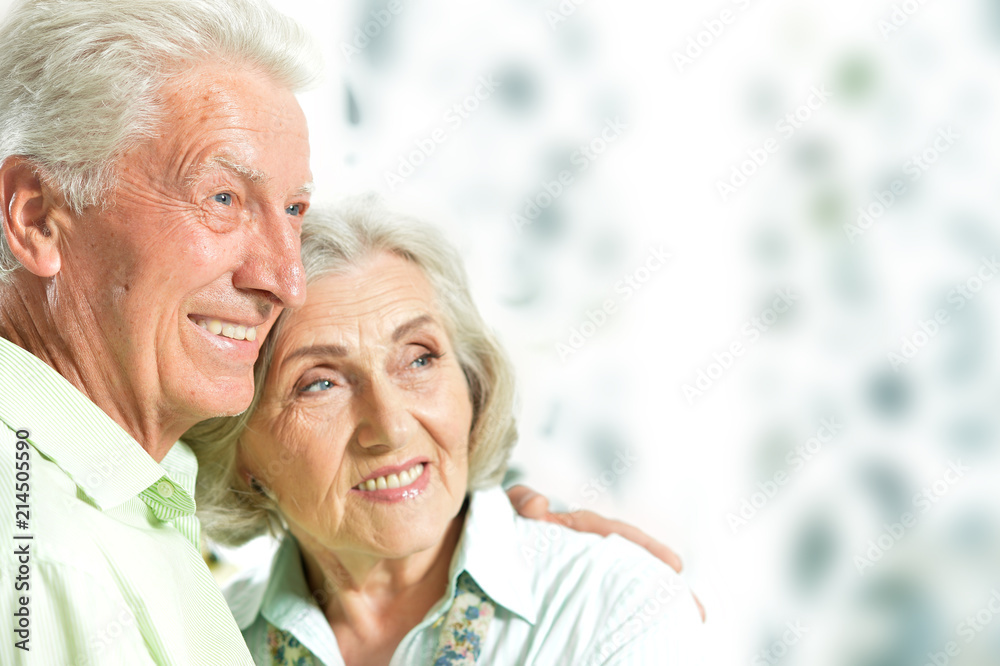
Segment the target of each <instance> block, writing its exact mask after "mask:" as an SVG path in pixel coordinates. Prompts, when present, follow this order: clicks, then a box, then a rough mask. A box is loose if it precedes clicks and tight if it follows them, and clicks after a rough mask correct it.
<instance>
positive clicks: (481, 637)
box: [267, 571, 494, 666]
mask: <svg viewBox="0 0 1000 666" xmlns="http://www.w3.org/2000/svg"><path fill="white" fill-rule="evenodd" d="M493 614H494V608H493V602H492V601H490V598H489V597H487V596H486V594H485V593H484V592H483V591H482V590H481V589H480V588H479V586H478V585H476V582H475V581H474V580H472V576H470V575H469V574H468V573H466V572H464V571H463V572H462V574H461V575H460V576H459V577H458V583H457V585H456V587H455V600H454V602H452V605H451V609H449V611H448V614H447V615H444V616H442V617H441V619H439V620H438V621H437V622H435V623H434V626H435V628H438V629H439V631H440V638H439V639H438V647H437V650H436V651H435V654H434V661H432V662H431V663H432V664H433V665H434V666H472V665H473V664H475V663H476V660H477V659H479V653H480V652H482V649H483V642H484V641H485V640H486V632H487V631H488V630H489V628H490V621H491V620H492V619H493ZM267 648H268V653H269V654H270V655H271V664H272V665H273V666H319V664H320V661H319V660H318V659H316V657H314V656H313V654H312V652H310V651H309V649H308V648H307V647H306V646H304V645H302V643H300V642H299V641H298V640H297V639H296V638H295V636H293V635H292V634H291V633H289V632H287V631H285V630H284V629H278V628H277V627H275V626H273V625H268V628H267Z"/></svg>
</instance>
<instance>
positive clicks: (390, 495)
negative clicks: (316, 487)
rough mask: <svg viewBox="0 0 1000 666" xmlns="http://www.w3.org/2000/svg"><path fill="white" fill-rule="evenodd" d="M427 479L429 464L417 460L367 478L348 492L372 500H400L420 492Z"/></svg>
mask: <svg viewBox="0 0 1000 666" xmlns="http://www.w3.org/2000/svg"><path fill="white" fill-rule="evenodd" d="M429 481H430V465H428V464H426V463H422V462H418V463H416V464H415V465H412V466H410V467H409V468H407V469H404V470H401V471H400V472H399V473H392V474H387V475H384V476H378V477H375V478H372V479H368V480H367V481H364V482H362V483H359V484H358V485H357V486H355V487H354V488H351V491H350V492H351V494H352V495H357V496H358V497H359V498H361V499H367V500H371V501H373V502H390V503H391V502H402V501H404V500H407V499H412V498H414V497H416V496H418V495H419V494H420V493H422V492H423V491H424V490H425V489H426V488H427V484H428V483H429ZM394 486H395V487H394Z"/></svg>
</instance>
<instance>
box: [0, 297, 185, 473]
mask: <svg viewBox="0 0 1000 666" xmlns="http://www.w3.org/2000/svg"><path fill="white" fill-rule="evenodd" d="M46 296H47V294H45V291H44V289H39V288H37V286H36V285H32V284H30V283H29V284H25V283H24V281H21V282H19V283H15V284H14V285H6V286H3V287H0V337H2V338H4V339H6V340H8V341H10V342H12V343H14V344H15V345H17V346H18V347H21V348H22V349H24V350H26V351H28V352H29V353H31V354H33V355H34V356H37V357H38V358H39V359H41V360H42V361H44V362H45V363H46V365H48V366H49V367H51V368H52V369H53V370H55V371H56V372H58V373H59V374H60V375H62V376H63V377H64V378H65V379H66V380H67V381H68V382H69V383H70V384H72V385H73V386H74V387H76V389H77V390H79V391H80V392H81V393H83V395H85V396H86V397H87V398H88V399H90V401H91V402H93V403H94V404H95V405H97V406H98V407H99V408H100V409H101V411H103V412H104V413H105V414H107V415H108V416H109V417H110V418H111V419H112V420H114V421H115V422H116V423H117V424H118V425H120V426H121V427H122V429H124V430H125V432H127V433H128V434H129V435H131V436H132V438H133V439H135V440H136V441H137V442H138V443H139V445H140V446H142V448H143V449H145V451H146V452H147V453H148V454H149V455H150V456H151V457H152V458H153V459H154V460H156V462H160V461H162V460H163V458H164V457H166V455H167V453H168V452H169V451H170V448H171V447H172V446H173V445H174V443H175V442H176V441H177V439H179V438H180V436H181V435H182V434H183V433H184V431H185V430H187V428H188V427H190V426H192V425H194V422H191V423H183V424H182V423H177V419H171V420H172V421H174V423H175V425H174V426H173V427H168V426H166V425H165V424H166V423H167V421H168V419H164V418H163V417H162V415H160V414H157V413H156V412H155V410H151V409H148V408H147V409H140V408H139V403H140V401H139V399H138V396H136V395H134V393H132V392H131V391H130V390H129V388H128V385H127V382H125V381H124V378H123V377H122V376H121V373H117V372H116V369H117V368H116V365H115V363H114V362H113V360H112V358H113V357H112V356H111V354H110V353H109V350H106V349H105V348H104V346H103V345H102V344H101V343H102V340H101V339H100V336H97V335H94V334H93V333H92V332H91V333H90V334H88V332H87V331H86V330H84V329H85V328H86V327H85V326H81V325H80V324H79V322H78V320H77V319H70V320H67V321H65V322H60V323H57V322H56V321H55V319H54V317H52V315H51V311H50V309H49V307H48V299H47V298H46ZM152 402H154V401H148V403H147V404H151V403H152Z"/></svg>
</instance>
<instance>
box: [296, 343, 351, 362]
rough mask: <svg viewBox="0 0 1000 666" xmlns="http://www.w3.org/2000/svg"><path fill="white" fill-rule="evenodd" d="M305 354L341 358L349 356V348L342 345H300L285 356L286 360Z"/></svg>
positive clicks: (316, 356)
mask: <svg viewBox="0 0 1000 666" xmlns="http://www.w3.org/2000/svg"><path fill="white" fill-rule="evenodd" d="M303 356H307V357H315V358H330V357H331V356H332V357H335V358H341V357H344V356H347V348H346V347H343V346H341V345H308V346H306V347H299V348H298V349H296V350H295V351H293V352H292V353H291V354H289V355H288V356H286V357H285V361H291V360H292V359H296V358H302V357H303Z"/></svg>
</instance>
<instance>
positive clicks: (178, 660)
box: [0, 0, 673, 666]
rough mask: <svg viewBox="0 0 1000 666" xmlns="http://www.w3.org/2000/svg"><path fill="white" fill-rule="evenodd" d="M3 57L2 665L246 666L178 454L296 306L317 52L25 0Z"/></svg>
mask: <svg viewBox="0 0 1000 666" xmlns="http://www.w3.org/2000/svg"><path fill="white" fill-rule="evenodd" d="M0 44H3V48H2V49H0V72H3V76H4V78H3V82H2V84H0V203H2V211H3V213H2V216H3V217H2V219H3V234H2V235H0V493H2V496H3V506H4V507H5V512H4V516H3V519H2V520H0V542H2V543H0V546H2V547H0V553H2V555H0V590H2V592H0V613H2V615H3V617H4V618H5V620H4V622H5V625H6V626H7V627H12V630H6V629H5V630H4V632H2V635H3V640H4V643H3V645H2V646H0V662H2V663H5V664H7V663H38V664H129V665H134V664H147V663H158V664H183V665H185V666H187V665H190V664H212V665H214V666H217V665H221V664H226V665H229V664H250V663H252V662H251V659H250V656H249V653H248V652H247V649H246V647H245V646H244V644H243V641H242V638H241V635H240V632H239V630H238V628H237V627H236V624H235V622H234V620H233V618H232V616H231V614H230V612H229V610H228V609H227V607H226V603H225V601H224V600H223V598H222V596H221V594H220V592H219V590H218V588H217V587H216V585H215V583H214V581H213V579H212V577H211V574H210V573H209V571H208V569H207V568H206V567H205V565H204V563H203V561H202V560H201V555H200V551H199V548H198V546H199V525H198V521H197V518H196V517H195V515H194V509H195V503H194V498H193V495H194V479H195V475H196V472H197V465H196V462H195V458H194V456H193V454H192V452H191V450H190V449H189V448H188V447H187V446H186V445H185V444H184V443H183V442H179V441H178V438H179V437H180V436H181V435H182V434H183V433H184V432H185V430H187V429H188V428H189V427H191V426H192V425H194V424H195V423H197V422H198V421H200V420H203V419H205V418H208V417H212V416H219V415H223V414H236V413H239V412H241V411H243V410H244V409H246V408H247V406H248V405H249V402H250V399H251V397H252V395H253V376H252V370H253V364H254V361H255V360H256V358H257V352H258V348H259V345H260V343H261V341H262V339H263V338H264V336H265V335H267V332H268V330H269V328H270V326H271V324H272V323H273V322H274V319H275V317H276V316H277V315H278V313H279V312H280V310H281V309H282V308H286V307H295V306H298V305H300V304H301V303H302V302H303V299H304V296H305V285H304V281H303V269H302V264H301V260H300V258H299V256H298V252H299V227H300V220H301V217H302V215H303V213H304V212H305V210H306V208H307V207H308V205H309V193H310V189H311V188H310V180H311V176H310V172H309V144H308V136H307V130H306V123H305V118H304V117H303V114H302V111H301V109H300V108H299V105H298V103H297V102H296V99H295V96H294V95H295V93H296V92H297V91H299V90H300V89H302V87H303V86H305V85H307V84H309V83H310V82H311V81H313V80H314V79H315V78H316V74H317V72H316V70H315V67H316V63H318V62H319V57H318V55H317V54H316V53H315V52H314V51H313V50H312V47H311V46H310V43H309V41H308V40H307V39H306V38H305V36H304V35H303V33H302V31H301V30H300V28H299V27H298V26H296V25H295V24H294V23H293V22H292V21H291V20H289V19H287V18H285V17H283V16H282V15H280V14H278V13H276V12H275V11H274V10H272V9H271V8H270V7H269V6H268V5H267V4H266V3H264V2H263V0H171V2H163V1H162V0H28V1H26V2H22V3H20V4H18V5H16V6H15V8H14V9H13V10H12V12H11V13H10V14H9V15H8V16H7V17H6V19H5V20H4V23H3V25H2V26H0ZM518 493H519V494H517V495H516V496H515V495H513V494H512V499H514V501H515V503H516V504H518V505H519V506H521V507H522V510H523V511H525V512H528V513H530V515H534V516H537V517H545V506H544V504H545V503H544V501H543V500H539V499H534V498H532V497H531V496H530V495H529V491H526V490H524V489H522V490H520V491H518ZM529 508H530V512H529V511H528V509H529ZM549 519H555V518H552V517H551V516H549ZM575 519H576V520H577V521H579V525H578V526H579V527H583V528H585V529H588V530H591V531H602V532H606V531H609V530H612V529H614V530H615V531H623V527H622V526H620V525H612V524H611V523H610V522H608V521H601V520H599V519H596V518H595V517H594V516H592V515H582V516H576V517H575ZM563 520H565V518H563ZM624 529H628V528H624ZM632 536H633V537H636V535H635V534H633V535H632ZM637 539H638V540H642V539H643V536H642V535H641V534H639V535H638V537H637ZM651 547H652V548H657V549H662V547H659V546H656V545H655V544H653V545H652V546H651ZM660 552H661V556H662V557H664V558H665V559H673V556H672V554H670V553H669V551H665V550H661V551H660Z"/></svg>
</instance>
